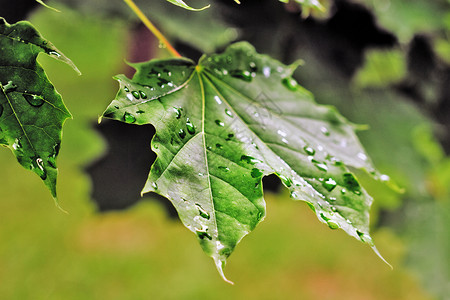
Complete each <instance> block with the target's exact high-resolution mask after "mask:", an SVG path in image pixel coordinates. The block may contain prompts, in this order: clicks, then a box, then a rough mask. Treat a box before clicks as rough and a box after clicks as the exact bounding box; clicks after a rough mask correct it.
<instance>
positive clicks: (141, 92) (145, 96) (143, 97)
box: [139, 91, 147, 99]
mask: <svg viewBox="0 0 450 300" xmlns="http://www.w3.org/2000/svg"><path fill="white" fill-rule="evenodd" d="M139 95H140V96H141V98H142V99H147V94H146V93H144V92H143V91H139Z"/></svg>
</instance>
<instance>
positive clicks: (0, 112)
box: [0, 104, 3, 117]
mask: <svg viewBox="0 0 450 300" xmlns="http://www.w3.org/2000/svg"><path fill="white" fill-rule="evenodd" d="M2 114H3V105H1V104H0V117H1V116H2Z"/></svg>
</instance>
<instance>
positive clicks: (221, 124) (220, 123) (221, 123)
mask: <svg viewBox="0 0 450 300" xmlns="http://www.w3.org/2000/svg"><path fill="white" fill-rule="evenodd" d="M216 124H217V125H219V126H221V127H223V126H225V123H224V122H222V121H220V120H216Z"/></svg>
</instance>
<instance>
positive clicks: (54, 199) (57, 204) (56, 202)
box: [53, 196, 69, 215]
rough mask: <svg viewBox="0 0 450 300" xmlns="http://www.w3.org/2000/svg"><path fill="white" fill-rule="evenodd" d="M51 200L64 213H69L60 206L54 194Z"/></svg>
mask: <svg viewBox="0 0 450 300" xmlns="http://www.w3.org/2000/svg"><path fill="white" fill-rule="evenodd" d="M53 201H54V202H55V206H56V207H57V208H58V209H59V210H60V211H62V212H63V213H65V214H66V215H69V212H68V211H67V210H65V209H64V208H62V206H61V205H60V204H59V201H58V198H57V197H56V196H54V197H53Z"/></svg>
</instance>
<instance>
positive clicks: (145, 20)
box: [123, 0, 181, 57]
mask: <svg viewBox="0 0 450 300" xmlns="http://www.w3.org/2000/svg"><path fill="white" fill-rule="evenodd" d="M123 1H124V2H125V3H126V4H127V5H128V6H129V7H130V8H131V10H132V11H133V12H134V13H135V14H136V15H137V16H138V18H139V19H140V20H141V21H142V23H144V25H145V26H146V27H147V28H148V29H149V30H150V31H151V32H152V33H153V34H154V35H155V36H156V38H158V40H159V42H160V43H161V44H163V45H164V46H166V49H167V51H169V52H170V53H171V54H172V55H173V56H174V57H181V55H180V53H178V52H177V50H175V48H174V47H173V46H172V45H171V44H170V43H169V41H168V40H167V39H166V37H165V36H164V35H163V34H162V33H161V31H159V30H158V28H156V27H155V25H153V23H152V22H150V20H149V19H148V18H147V17H146V16H145V15H144V13H143V12H142V10H141V9H140V8H139V7H138V6H137V5H136V4H135V3H134V2H133V0H123Z"/></svg>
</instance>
